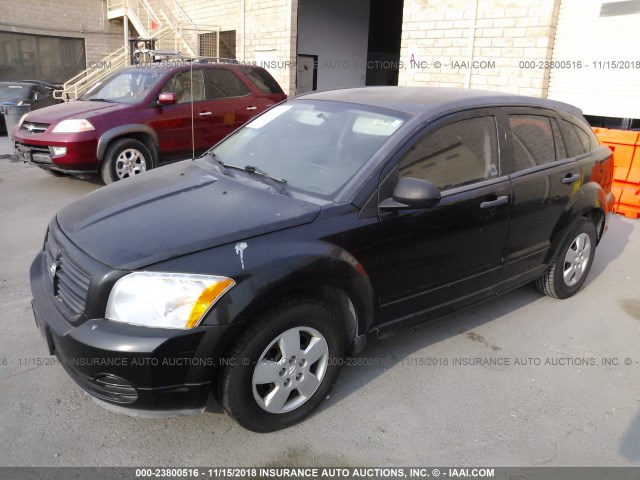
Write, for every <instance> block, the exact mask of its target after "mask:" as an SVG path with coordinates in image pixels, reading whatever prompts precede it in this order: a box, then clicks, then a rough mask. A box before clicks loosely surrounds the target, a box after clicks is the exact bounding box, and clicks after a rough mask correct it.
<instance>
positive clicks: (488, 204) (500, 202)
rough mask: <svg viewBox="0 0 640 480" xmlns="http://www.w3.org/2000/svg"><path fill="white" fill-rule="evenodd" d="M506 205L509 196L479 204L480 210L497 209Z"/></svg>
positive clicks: (501, 196)
mask: <svg viewBox="0 0 640 480" xmlns="http://www.w3.org/2000/svg"><path fill="white" fill-rule="evenodd" d="M507 203H509V196H508V195H500V196H499V197H498V198H496V199H495V200H489V201H488V202H482V203H481V204H480V208H493V207H499V206H500V205H505V204H507Z"/></svg>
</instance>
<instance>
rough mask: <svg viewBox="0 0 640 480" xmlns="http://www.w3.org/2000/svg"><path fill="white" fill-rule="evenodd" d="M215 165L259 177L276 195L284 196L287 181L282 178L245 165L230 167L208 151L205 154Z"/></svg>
mask: <svg viewBox="0 0 640 480" xmlns="http://www.w3.org/2000/svg"><path fill="white" fill-rule="evenodd" d="M206 154H208V155H209V156H210V157H211V158H212V159H213V160H214V161H215V162H216V163H217V164H218V166H220V167H221V168H222V169H223V173H224V169H226V168H229V169H231V170H240V171H242V172H246V173H250V174H252V175H256V176H258V177H260V178H261V179H262V180H263V181H264V182H265V183H266V184H267V185H269V186H270V187H273V188H274V189H275V190H276V191H277V192H278V193H280V194H283V195H284V194H286V189H285V184H286V183H287V180H286V179H284V178H278V177H273V176H271V175H269V174H268V173H266V172H265V171H263V170H261V169H259V168H258V167H254V166H253V165H246V166H244V167H240V166H238V165H231V164H229V163H224V162H223V161H222V160H220V159H219V158H218V157H217V156H216V154H215V153H213V151H211V150H209V151H208V152H206Z"/></svg>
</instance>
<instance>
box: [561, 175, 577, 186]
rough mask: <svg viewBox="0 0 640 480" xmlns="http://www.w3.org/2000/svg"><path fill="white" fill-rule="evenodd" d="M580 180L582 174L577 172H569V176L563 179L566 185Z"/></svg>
mask: <svg viewBox="0 0 640 480" xmlns="http://www.w3.org/2000/svg"><path fill="white" fill-rule="evenodd" d="M577 180H580V175H578V174H577V173H573V174H572V173H567V176H566V177H564V178H563V179H562V183H564V184H565V185H571V184H572V183H573V182H575V181H577Z"/></svg>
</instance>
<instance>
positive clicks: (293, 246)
mask: <svg viewBox="0 0 640 480" xmlns="http://www.w3.org/2000/svg"><path fill="white" fill-rule="evenodd" d="M380 90H382V89H380ZM360 93H361V92H357V91H356V92H355V93H354V94H353V95H352V96H350V95H351V93H350V92H349V91H344V92H338V93H337V94H335V95H336V96H338V97H340V96H341V95H342V96H343V97H346V100H352V101H353V100H354V99H353V96H356V97H357V96H358V95H360ZM376 93H377V92H376ZM316 96H317V97H318V98H319V100H323V99H326V98H327V97H329V96H331V94H330V93H321V94H316ZM515 98H516V99H515V100H514V99H513V98H512V97H506V99H505V98H500V97H498V98H496V99H494V100H493V102H495V105H494V104H493V103H489V104H487V103H488V102H486V101H485V102H484V104H480V105H477V104H474V102H473V101H471V102H467V103H471V106H469V107H467V108H464V107H461V106H460V105H457V106H456V102H453V101H452V102H450V106H447V105H443V106H442V107H441V108H440V109H439V110H438V109H435V110H436V111H433V110H428V109H427V113H426V114H418V113H419V112H420V108H421V107H420V106H419V105H418V106H416V105H413V104H411V105H410V106H409V107H408V108H407V110H409V111H408V112H407V113H408V114H410V115H412V117H411V118H410V119H409V120H408V121H407V122H406V124H405V125H404V126H403V127H401V129H400V130H398V132H397V134H396V135H395V136H394V137H393V140H394V141H393V142H387V144H385V145H383V147H382V148H381V149H380V151H379V152H378V153H377V154H376V155H374V157H373V158H372V159H371V161H370V162H369V163H368V164H367V165H366V166H365V167H364V168H363V169H362V171H361V172H360V173H359V175H357V176H356V177H354V179H353V180H351V181H350V182H349V183H348V184H347V185H346V186H345V188H344V189H343V190H342V191H341V192H339V193H338V194H337V198H338V199H340V198H342V199H344V200H343V201H336V202H335V203H330V202H329V203H328V202H326V201H320V200H313V199H310V198H306V197H303V196H300V195H297V194H295V192H293V193H292V194H291V195H287V196H285V195H275V194H274V192H273V191H271V190H270V189H269V188H268V187H267V186H265V185H264V184H262V183H260V182H259V181H254V182H251V184H249V183H247V180H246V179H245V180H242V181H239V180H234V179H230V178H228V177H225V176H224V175H222V174H221V173H220V171H219V169H218V168H217V167H215V166H214V165H213V164H211V163H209V162H207V161H206V160H203V159H200V160H195V161H186V162H181V163H178V164H175V165H172V166H169V167H164V168H162V169H159V170H156V171H152V172H149V174H148V175H145V176H144V178H140V179H138V178H134V179H130V180H128V181H127V182H121V183H119V184H116V185H114V186H111V187H109V188H108V189H103V190H101V191H97V192H94V193H92V194H90V195H89V196H87V197H86V198H85V199H83V200H82V201H80V202H77V203H76V204H73V205H71V206H69V207H67V208H65V209H64V210H62V211H61V212H60V213H59V214H58V216H57V218H56V219H54V220H53V221H52V223H51V225H50V230H49V232H50V234H55V235H57V236H59V238H60V242H59V243H60V244H61V245H62V249H63V250H64V251H65V252H66V254H67V255H69V256H71V257H73V258H74V259H75V261H76V262H77V263H79V264H81V265H82V266H83V268H84V269H85V270H87V271H88V273H89V275H90V277H91V279H92V280H91V285H90V288H89V293H88V301H87V306H86V310H85V312H84V314H82V315H81V316H79V317H76V318H70V316H69V312H65V311H64V309H63V306H62V305H60V302H57V301H56V300H55V299H53V294H52V288H50V287H49V285H50V284H51V283H52V282H51V278H50V276H49V275H48V267H49V266H48V265H46V264H45V255H44V254H40V255H39V256H38V257H37V258H36V260H35V261H34V263H33V265H32V268H31V283H32V290H33V297H34V302H33V306H34V312H35V316H36V319H37V322H38V323H39V325H40V326H41V328H42V330H43V331H44V333H45V335H46V336H47V338H48V341H49V342H50V347H51V349H52V353H53V352H55V353H56V354H57V355H58V356H59V357H60V358H61V359H69V358H76V357H89V358H95V357H99V358H112V359H115V358H126V359H128V360H129V363H130V362H131V360H133V359H139V360H148V359H156V360H157V361H158V362H162V360H163V359H167V358H187V359H190V360H189V362H190V363H189V362H188V365H180V366H174V367H170V368H164V367H162V366H160V367H158V366H155V367H154V366H153V365H148V366H147V367H146V368H141V369H132V368H127V367H126V366H123V367H110V368H109V370H108V373H109V374H112V375H114V376H116V377H120V378H122V379H125V380H126V382H128V383H130V384H131V385H133V386H135V388H136V390H137V392H138V396H137V397H136V399H135V400H134V401H133V402H131V403H130V404H128V406H130V407H132V408H135V409H141V410H157V409H161V410H164V409H197V408H199V407H201V406H202V405H204V401H205V400H206V396H207V392H208V390H209V388H210V386H211V383H212V382H215V379H216V374H217V372H218V371H219V366H220V359H221V358H223V357H224V355H225V352H226V351H227V349H228V348H229V346H230V345H231V344H232V342H233V341H234V339H235V338H237V336H238V335H239V333H240V332H241V331H242V327H243V324H244V323H245V322H247V321H250V319H251V318H252V317H253V316H255V315H256V313H258V312H259V311H260V310H261V309H262V308H264V305H266V304H268V303H270V302H273V301H274V300H276V299H278V298H283V297H286V296H289V295H291V294H294V293H299V292H305V293H306V294H308V295H311V296H314V297H317V298H322V299H325V300H326V301H327V302H329V303H330V304H332V305H335V306H336V307H335V308H336V311H337V312H338V313H339V314H340V316H341V317H343V318H344V321H345V336H346V339H347V343H348V344H349V345H350V351H351V352H356V351H359V350H360V349H361V348H362V347H363V346H364V345H365V343H366V341H367V340H369V341H370V340H374V339H376V338H379V337H383V336H385V335H388V334H390V333H394V332H396V331H399V330H403V329H406V328H412V327H414V326H416V325H419V324H421V323H424V322H425V321H427V320H430V319H433V318H438V317H440V316H442V315H444V314H447V313H450V312H451V311H453V310H456V309H459V308H462V307H465V306H468V305H471V304H474V303H477V302H478V301H482V300H486V299H488V298H492V297H494V296H495V295H497V294H501V293H504V292H506V291H509V290H512V289H514V288H516V287H518V286H520V285H522V284H524V283H527V282H529V281H531V280H533V279H535V278H536V277H537V276H539V275H540V274H541V273H542V272H544V270H545V269H546V267H547V265H548V262H549V261H550V255H551V254H552V253H553V249H554V247H555V246H556V245H558V244H559V243H560V242H561V241H562V240H563V239H564V236H565V235H566V234H567V232H568V231H569V230H570V229H571V227H572V225H573V224H574V222H575V221H576V219H578V218H582V216H585V215H586V216H589V215H594V216H595V215H600V216H601V218H602V222H601V223H600V224H599V225H600V228H599V234H600V235H601V234H602V233H603V231H604V221H605V220H606V213H607V211H608V208H607V205H608V198H607V197H606V195H605V192H604V191H603V189H602V187H601V186H600V185H599V184H598V183H596V182H595V181H592V171H594V169H598V168H600V169H604V170H606V169H609V170H610V168H611V160H610V152H609V151H608V149H605V148H599V149H597V150H595V151H594V152H592V153H590V154H587V155H583V156H581V157H579V158H576V159H569V160H566V161H563V162H557V163H553V164H549V165H545V166H542V167H537V168H534V169H532V171H531V172H521V173H518V174H510V173H509V172H508V169H507V170H506V171H503V172H502V173H501V175H500V176H499V177H498V178H495V179H492V180H488V181H485V182H481V183H479V184H474V185H472V186H470V187H461V188H457V189H453V190H449V191H445V192H443V194H442V199H441V201H440V203H439V204H438V205H437V206H435V207H433V208H429V209H420V210H403V211H399V212H388V211H383V210H380V209H378V205H379V204H380V202H382V201H383V200H385V199H386V198H389V197H390V196H391V192H392V191H393V187H394V185H395V183H396V182H397V168H395V163H396V161H397V159H398V158H399V157H400V156H401V155H402V153H403V152H404V151H405V150H406V148H408V147H407V145H408V144H410V142H411V139H412V138H415V136H416V135H417V134H418V133H419V132H420V131H422V130H423V129H425V128H434V126H437V125H438V123H439V121H440V120H441V119H446V118H447V117H449V115H451V114H453V115H458V114H459V112H460V111H462V112H466V113H463V115H465V114H467V113H468V112H473V111H476V110H477V109H493V111H494V113H495V115H496V118H497V119H498V125H499V130H498V132H499V137H500V138H499V142H500V144H499V147H500V152H501V159H502V160H503V161H507V162H508V158H509V155H510V146H509V135H508V133H509V129H508V126H507V125H506V123H505V118H504V112H503V111H502V109H503V108H507V107H503V105H505V104H506V105H510V107H508V108H511V106H513V104H515V103H517V102H522V103H523V104H522V105H521V107H522V108H527V109H535V108H544V109H547V110H548V109H549V108H550V107H549V106H548V105H546V104H545V105H542V106H536V105H535V103H534V104H529V103H528V102H525V101H523V100H520V97H515ZM346 100H345V101H346ZM291 101H295V99H294V100H291ZM460 102H462V101H459V102H458V103H460ZM462 103H464V102H462ZM479 103H482V102H479ZM422 108H423V109H424V108H425V107H422ZM412 109H413V110H416V111H410V110H412ZM570 113H571V115H573V116H575V115H576V112H575V111H570ZM557 115H564V114H563V113H557ZM567 172H568V173H573V172H578V173H579V174H580V176H581V181H580V182H579V184H578V187H579V188H575V187H576V184H572V185H566V184H564V183H562V178H564V176H565V175H566V174H567ZM527 175H529V176H531V175H536V176H538V177H536V178H543V179H544V180H541V181H543V182H550V184H552V185H553V189H552V190H551V191H550V194H549V195H547V196H546V197H545V198H544V199H539V198H538V199H537V200H536V199H535V198H534V199H532V198H531V196H530V195H529V196H528V193H530V191H534V192H535V191H536V188H537V187H536V186H535V182H534V185H533V186H531V185H528V184H527V182H526V181H524V180H523V179H524V177H526V176H527ZM502 196H508V198H509V201H508V202H507V203H504V204H501V205H496V206H495V207H492V206H490V207H489V208H484V207H482V205H483V204H484V203H486V202H493V201H495V200H496V199H497V198H498V197H502ZM345 200H346V201H345ZM540 204H541V205H542V206H543V208H544V209H545V211H546V212H547V213H545V214H544V215H536V208H539V205H540ZM594 212H596V213H595V214H594ZM532 215H533V216H532ZM599 218H600V217H598V218H597V219H596V220H598V219H599ZM532 221H535V222H537V228H538V230H537V231H538V232H539V233H542V232H544V234H545V235H547V237H546V238H545V239H543V240H540V241H537V240H536V238H535V236H532V237H527V236H519V235H518V232H514V227H513V225H518V223H517V222H520V223H519V225H521V226H519V227H518V228H524V227H523V226H524V225H526V224H527V223H529V222H532ZM598 221H599V220H598ZM416 225H418V227H416ZM470 236H472V237H473V239H474V241H473V242H471V244H470V242H469V238H470ZM538 240H539V239H538ZM240 241H242V242H245V243H246V244H247V248H246V250H245V251H244V258H243V261H241V259H240V258H239V256H238V255H237V254H236V252H235V249H234V247H235V244H236V242H240ZM121 244H124V245H126V248H119V245H121ZM131 270H145V271H158V272H189V273H204V274H216V275H224V276H228V277H230V278H233V279H234V280H235V282H236V285H235V287H234V288H232V289H231V290H230V291H229V292H228V293H227V294H225V295H224V296H223V297H222V298H221V299H220V301H219V302H218V303H217V304H216V306H215V307H214V308H213V309H212V310H211V311H210V312H209V313H208V314H207V316H206V317H205V318H204V320H203V322H202V323H201V325H200V326H199V327H198V328H196V329H194V330H188V331H182V330H177V331H176V330H170V329H161V328H157V329H156V328H145V327H136V326H131V325H125V324H119V323H117V322H112V321H109V320H105V319H104V318H103V317H104V312H105V308H106V301H107V298H108V295H109V292H110V291H111V288H112V287H113V285H114V283H115V282H116V281H117V279H118V278H120V277H122V276H123V275H126V274H127V273H129V271H131ZM416 279H419V280H418V281H416ZM350 312H353V313H350ZM354 314H355V315H354ZM63 317H66V319H65V318H63ZM125 344H126V348H124V345H125ZM104 373H105V370H104V369H103V368H101V367H95V366H91V365H88V366H87V365H75V366H74V367H73V368H72V369H71V374H72V377H73V378H74V380H76V381H77V382H78V383H79V384H80V385H81V386H83V388H85V389H87V390H90V391H92V394H93V395H94V396H99V397H100V394H96V392H95V389H92V388H93V387H92V385H93V383H92V382H95V379H96V376H97V375H102V374H104ZM114 388H115V387H114ZM116 390H117V388H116ZM100 398H102V399H103V400H106V401H108V402H110V403H113V404H120V405H125V404H127V402H124V401H123V399H122V397H119V396H118V393H117V392H116V393H113V392H112V393H111V394H105V395H103V396H102V397H100Z"/></svg>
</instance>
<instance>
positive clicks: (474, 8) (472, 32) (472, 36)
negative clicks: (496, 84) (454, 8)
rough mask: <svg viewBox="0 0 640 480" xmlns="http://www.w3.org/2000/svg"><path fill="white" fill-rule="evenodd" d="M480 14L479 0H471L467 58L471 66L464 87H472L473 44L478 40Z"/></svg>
mask: <svg viewBox="0 0 640 480" xmlns="http://www.w3.org/2000/svg"><path fill="white" fill-rule="evenodd" d="M477 16H478V0H472V1H471V20H469V51H468V53H467V60H468V62H469V68H467V74H466V75H465V79H464V88H471V62H473V45H474V44H475V40H476V17H477Z"/></svg>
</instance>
